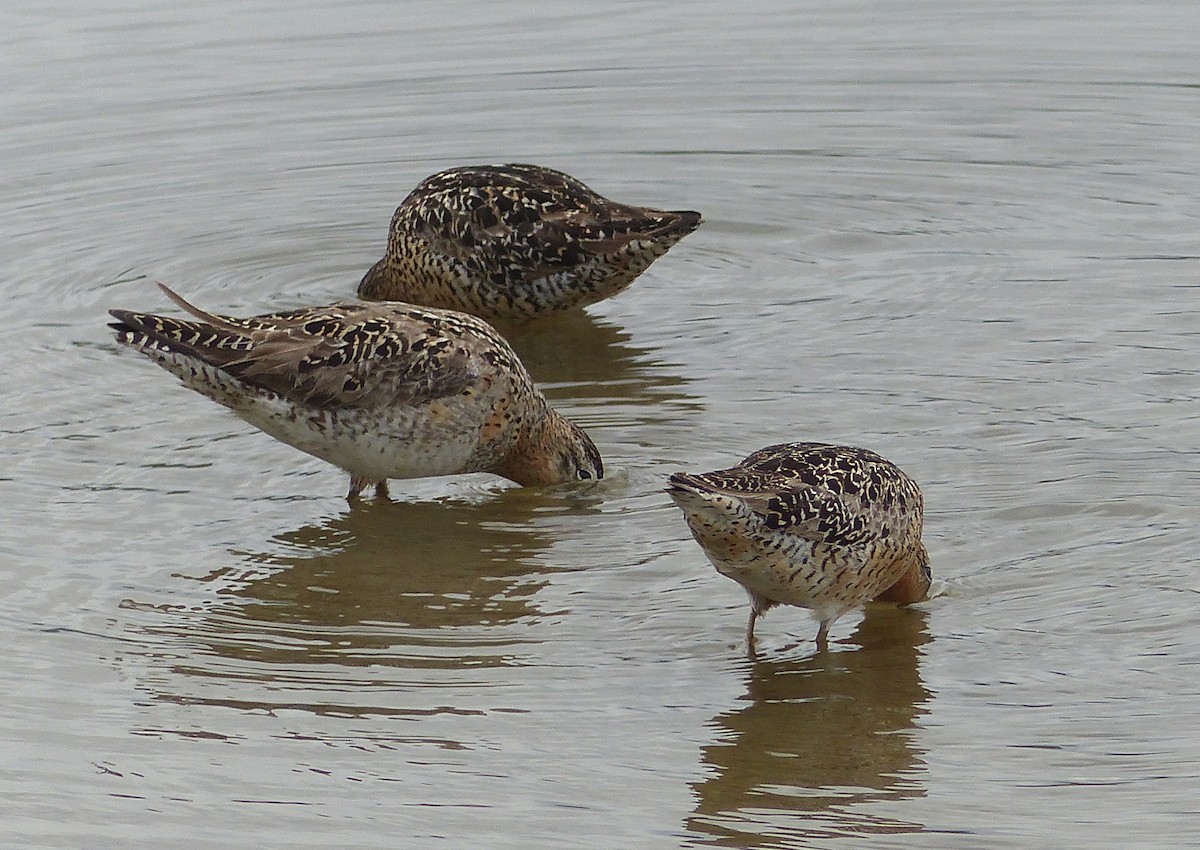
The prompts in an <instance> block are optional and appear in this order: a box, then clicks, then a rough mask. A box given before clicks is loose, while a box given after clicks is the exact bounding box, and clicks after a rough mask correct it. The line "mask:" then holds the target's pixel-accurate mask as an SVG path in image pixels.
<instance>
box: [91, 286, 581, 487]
mask: <svg viewBox="0 0 1200 850" xmlns="http://www.w3.org/2000/svg"><path fill="white" fill-rule="evenodd" d="M160 286H161V287H162V289H163V291H164V292H166V294H167V295H168V296H169V297H170V298H171V299H172V300H173V301H175V303H176V304H178V305H179V306H180V307H182V308H183V309H184V310H186V311H187V312H188V313H189V314H191V316H192V317H193V318H187V319H181V318H175V317H171V316H162V315H155V314H152V313H140V312H134V311H131V310H111V311H110V313H111V314H112V316H113V318H114V319H116V321H115V322H113V323H112V324H111V327H112V328H113V329H114V330H115V331H116V337H117V340H118V341H119V342H121V343H123V344H124V345H127V346H129V347H130V348H133V349H135V350H136V351H140V352H141V353H142V354H145V355H146V356H147V357H149V358H150V359H151V360H153V361H154V362H156V363H157V364H158V365H159V366H162V367H163V368H164V369H166V370H167V371H168V372H171V373H172V374H173V375H175V376H176V377H177V378H179V379H180V380H181V381H182V382H183V384H184V385H185V386H187V387H188V388H190V389H193V390H195V391H196V392H198V393H200V394H201V395H205V396H207V397H208V398H210V399H212V400H213V401H216V402H218V403H219V404H223V405H224V406H226V407H228V408H229V409H230V410H232V411H233V412H234V413H235V414H237V415H238V416H240V417H241V418H242V419H244V420H246V421H247V422H249V423H250V424H251V425H253V426H255V427H256V428H259V429H261V430H263V431H265V432H266V433H268V434H270V435H271V436H272V437H274V438H275V439H277V440H279V441H281V442H284V443H287V444H288V445H289V446H293V447H295V448H297V449H300V450H301V451H303V452H307V453H308V454H310V455H313V456H315V457H318V458H320V459H321V460H324V461H327V462H329V463H331V464H333V465H335V466H338V467H340V468H342V469H344V470H345V471H346V472H348V473H349V474H350V490H349V494H348V496H347V498H348V499H351V500H353V499H354V498H355V497H356V496H358V494H359V493H360V492H361V491H362V490H363V489H364V488H366V487H367V486H370V485H374V487H375V491H376V493H377V495H380V496H384V495H386V494H387V479H389V478H423V477H427V476H435V475H455V474H458V473H464V472H490V473H494V474H496V475H500V476H503V477H504V478H508V479H510V480H512V481H514V482H516V483H517V484H522V485H534V486H548V485H555V484H563V483H566V482H569V481H578V480H581V479H596V478H601V477H602V476H603V475H604V464H603V461H602V460H601V458H600V453H599V452H598V451H597V450H596V447H595V445H594V444H593V443H592V441H591V439H589V438H588V436H587V434H585V433H584V432H583V430H582V429H581V428H580V427H579V426H578V425H576V424H575V423H573V422H571V421H570V420H568V419H567V418H566V417H564V416H563V415H562V414H560V413H558V412H557V411H556V410H554V409H553V408H552V407H550V405H549V403H548V402H547V401H546V398H545V396H544V395H542V393H541V391H540V390H538V388H537V387H536V386H534V383H533V380H532V379H531V378H530V377H529V373H528V372H526V371H525V367H524V366H523V365H522V364H521V361H520V360H519V359H518V358H517V355H516V353H515V352H514V351H513V350H512V348H511V347H510V346H509V344H508V343H507V342H506V341H505V340H504V338H503V337H501V336H500V334H498V333H497V332H496V331H495V330H494V329H493V328H492V327H491V326H490V325H489V324H488V323H487V322H484V321H482V320H481V319H478V318H476V317H474V316H468V315H465V314H463V313H456V312H453V311H450V310H438V309H432V308H427V307H417V306H414V305H411V304H395V303H380V304H365V303H347V304H333V305H329V306H323V307H305V308H300V309H294V310H285V311H283V312H277V313H266V314H262V315H257V316H250V317H248V318H237V317H233V316H223V315H217V314H215V313H209V312H207V311H205V310H201V309H199V308H198V307H195V306H193V305H191V304H189V303H188V302H187V301H185V300H184V299H183V298H181V297H180V296H179V295H176V294H175V293H174V292H172V291H171V290H170V289H168V288H167V287H165V286H162V284H160Z"/></svg>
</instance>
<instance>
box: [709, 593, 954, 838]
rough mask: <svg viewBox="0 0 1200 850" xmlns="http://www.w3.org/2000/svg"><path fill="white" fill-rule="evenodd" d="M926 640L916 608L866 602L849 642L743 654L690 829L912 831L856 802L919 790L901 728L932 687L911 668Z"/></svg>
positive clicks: (716, 834)
mask: <svg viewBox="0 0 1200 850" xmlns="http://www.w3.org/2000/svg"><path fill="white" fill-rule="evenodd" d="M928 640H929V636H928V634H927V633H926V631H925V615H924V614H923V613H922V612H920V611H917V610H914V609H904V608H895V607H891V606H883V605H880V606H871V607H870V609H869V613H868V616H867V617H865V618H864V619H863V621H862V622H861V624H860V625H859V627H858V629H857V630H856V631H855V632H854V634H853V635H852V636H851V637H850V638H849V640H848V642H849V643H853V644H857V648H853V649H843V648H842V647H843V646H844V642H837V643H835V644H834V647H835V650H834V651H832V652H826V653H819V654H817V655H812V656H808V657H805V658H789V659H782V660H779V659H775V660H771V659H767V660H763V659H761V658H760V660H757V661H754V662H752V663H751V666H750V678H749V682H748V683H747V690H748V692H747V694H746V696H745V697H744V700H745V702H746V705H745V706H744V707H741V708H738V709H736V710H734V711H729V712H724V713H722V714H719V715H717V716H716V717H715V718H714V719H713V721H712V725H713V726H714V727H715V728H716V735H715V737H716V739H717V740H716V742H715V743H713V744H711V745H709V746H708V747H706V748H705V749H704V763H705V765H707V766H708V767H709V768H711V770H712V775H711V776H710V777H709V778H708V779H706V780H704V781H703V782H702V783H699V784H698V785H697V786H696V793H697V795H698V797H699V801H698V802H697V805H696V808H695V811H694V813H693V814H692V816H691V817H690V818H688V820H687V826H688V827H690V828H691V829H692V830H693V831H695V832H697V833H700V834H702V835H704V836H706V839H705V841H704V842H703V843H706V844H717V845H720V846H737V847H760V846H764V847H765V846H771V847H781V846H807V845H801V844H792V843H791V842H790V841H789V839H793V838H802V837H815V836H830V835H844V834H855V833H897V832H917V831H919V830H920V829H921V828H922V827H921V824H918V823H910V822H906V821H903V820H897V819H892V818H887V817H884V816H881V815H880V814H879V813H878V812H877V811H871V810H869V809H866V808H862V807H861V804H864V803H870V802H877V801H879V800H883V799H893V800H896V799H904V798H910V797H919V796H922V795H923V794H924V789H923V787H922V786H921V784H920V783H919V781H918V780H917V778H916V777H915V774H916V773H917V772H918V771H919V768H920V765H921V757H920V754H919V753H918V752H917V751H916V750H915V749H914V744H913V736H912V735H911V734H908V733H909V731H910V730H912V729H913V728H914V726H915V724H916V720H917V717H918V716H919V715H921V714H922V713H924V710H925V709H924V706H925V704H926V702H927V701H928V700H929V696H930V695H929V691H928V690H926V688H925V686H924V684H923V683H922V682H921V676H920V671H919V661H920V656H921V652H920V649H919V647H920V646H921V645H922V644H924V643H926V642H928Z"/></svg>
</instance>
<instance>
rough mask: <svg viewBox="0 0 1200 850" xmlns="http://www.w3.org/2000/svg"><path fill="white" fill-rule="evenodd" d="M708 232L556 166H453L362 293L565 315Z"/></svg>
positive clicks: (412, 198)
mask: <svg viewBox="0 0 1200 850" xmlns="http://www.w3.org/2000/svg"><path fill="white" fill-rule="evenodd" d="M699 224H700V213H698V212H692V211H691V210H676V211H666V210H656V209H650V208H649V207H635V206H630V205H628V204H619V203H617V202H616V201H610V200H608V199H607V198H605V197H602V196H601V195H598V194H596V193H595V192H593V191H592V190H591V189H589V188H588V187H587V186H585V185H584V184H583V183H581V182H579V181H578V180H576V179H575V178H574V177H571V176H570V175H568V174H563V173H562V172H561V171H554V170H553V169H550V168H541V167H539V166H536V165H522V164H519V163H510V164H508V165H471V166H464V167H461V168H451V169H449V170H448V171H441V172H439V173H437V174H434V175H432V176H430V177H427V178H425V179H424V180H422V181H421V182H420V184H418V185H417V188H415V189H413V190H412V192H410V193H409V195H408V197H407V198H405V199H404V201H403V202H402V203H401V204H400V206H399V207H398V208H397V209H396V213H395V215H394V216H393V217H392V224H391V229H390V231H389V233H388V244H387V253H386V254H385V255H384V257H383V259H381V260H380V261H379V262H377V263H376V264H375V265H374V266H373V267H372V268H371V270H370V271H368V272H367V273H366V275H365V276H364V277H363V279H362V282H361V283H360V284H359V286H358V295H359V297H360V298H365V299H367V300H371V301H374V300H389V301H411V302H413V303H416V304H427V305H429V306H431V307H443V308H445V309H449V310H462V311H464V312H467V313H472V314H474V315H476V316H482V317H483V318H485V319H489V320H494V319H518V320H521V319H532V318H536V317H539V316H546V315H550V314H553V313H561V312H563V311H565V310H571V309H574V308H577V307H585V306H587V305H588V304H594V303H595V302H597V301H601V300H603V299H605V298H609V297H611V296H613V295H616V294H617V293H618V292H620V291H622V290H623V289H625V287H627V286H629V284H631V283H632V282H633V280H634V278H636V277H637V276H638V275H640V274H641V273H642V272H644V271H645V270H646V268H647V267H648V266H649V265H650V264H651V263H652V262H654V261H655V260H656V259H658V258H659V257H661V256H662V255H663V254H665V253H667V250H668V249H670V247H671V246H672V245H674V244H675V243H676V242H678V241H679V240H680V239H682V238H683V237H685V236H687V235H688V234H689V233H691V232H692V231H693V230H695V229H696V228H697V227H698V226H699Z"/></svg>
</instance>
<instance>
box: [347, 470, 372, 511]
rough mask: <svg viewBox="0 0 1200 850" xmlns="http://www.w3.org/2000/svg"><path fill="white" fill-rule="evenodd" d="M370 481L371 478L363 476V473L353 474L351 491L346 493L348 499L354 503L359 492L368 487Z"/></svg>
mask: <svg viewBox="0 0 1200 850" xmlns="http://www.w3.org/2000/svg"><path fill="white" fill-rule="evenodd" d="M370 483H371V481H370V480H369V479H367V478H363V477H362V476H361V475H351V476H350V492H349V493H347V494H346V501H347V502H349V503H350V504H354V500H355V499H357V498H358V494H359V493H361V492H362V491H363V490H364V489H366V487H367V485H368V484H370Z"/></svg>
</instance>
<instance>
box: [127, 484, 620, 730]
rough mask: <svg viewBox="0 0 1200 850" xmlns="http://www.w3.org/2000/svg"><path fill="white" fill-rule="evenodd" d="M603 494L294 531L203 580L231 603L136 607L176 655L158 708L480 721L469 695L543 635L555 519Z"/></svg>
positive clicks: (158, 691)
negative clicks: (539, 625)
mask: <svg viewBox="0 0 1200 850" xmlns="http://www.w3.org/2000/svg"><path fill="white" fill-rule="evenodd" d="M600 499H601V497H600V496H599V495H589V494H587V493H585V492H584V493H576V492H568V493H563V492H556V491H537V490H529V489H525V488H512V489H510V490H504V491H501V492H499V493H495V492H490V493H488V495H487V497H486V498H484V499H481V503H480V504H473V503H471V502H466V501H453V502H451V501H439V502H425V503H422V502H409V503H403V504H393V503H391V502H386V501H379V502H371V503H367V504H364V505H361V506H358V507H356V508H354V509H353V510H348V511H346V512H344V513H341V514H339V515H338V516H336V517H332V518H329V519H326V520H324V521H322V522H319V523H315V524H312V525H308V526H304V527H302V528H299V529H296V530H295V531H290V532H286V533H283V534H279V535H277V536H276V537H274V538H273V539H272V543H271V546H270V547H269V551H266V552H248V553H247V552H242V553H236V554H237V555H238V556H239V557H238V561H237V563H236V564H235V565H231V566H227V567H224V568H222V569H219V570H214V571H212V572H211V573H209V574H208V575H206V576H204V577H203V578H202V579H201V581H203V582H206V583H208V584H210V585H211V586H212V587H213V588H214V593H215V596H216V600H217V601H216V602H215V604H212V605H209V606H205V607H204V608H202V609H200V610H196V609H191V610H180V609H176V610H173V611H171V612H170V616H168V617H165V618H164V617H163V616H162V613H163V612H162V611H159V610H156V609H150V610H147V608H148V606H139V605H136V604H135V603H130V605H128V606H127V607H128V608H131V609H135V610H140V611H141V613H142V615H144V616H145V617H149V618H150V619H149V622H143V623H142V624H141V625H140V629H141V630H142V631H143V632H144V637H145V638H146V639H149V640H150V641H152V642H153V643H154V644H155V645H157V646H158V647H160V648H163V647H164V646H165V647H172V649H171V650H170V651H169V652H163V651H162V649H160V650H158V651H156V653H155V657H156V658H157V659H159V660H158V662H157V663H155V665H154V666H156V667H158V668H159V673H158V674H156V675H153V676H151V677H148V679H147V682H146V685H147V687H148V688H149V689H150V690H151V691H152V693H153V696H154V698H155V699H157V700H161V701H166V702H174V703H185V704H191V705H195V704H207V705H223V706H227V707H231V708H240V709H246V710H267V711H271V710H274V709H277V708H280V707H287V708H289V709H299V710H304V711H307V712H310V713H313V714H336V715H339V716H346V715H359V714H371V715H405V716H411V715H420V716H424V715H428V714H430V713H451V714H454V713H459V712H461V711H468V712H475V713H478V706H476V705H475V702H474V701H473V700H474V699H477V698H472V697H470V696H469V695H470V694H471V693H472V692H474V691H475V690H476V689H477V687H478V686H480V685H484V686H495V685H497V684H502V683H504V682H507V681H509V680H510V679H511V678H512V675H513V674H512V673H511V672H505V670H507V669H509V668H513V667H520V666H523V665H524V663H525V662H524V660H523V658H524V657H525V656H526V654H527V650H526V647H531V645H533V644H536V643H537V642H538V641H539V640H540V637H539V633H538V631H537V630H536V629H535V628H533V627H534V626H535V625H536V622H537V621H538V620H539V619H541V618H542V617H543V616H545V614H546V612H545V611H543V610H542V609H541V608H540V607H539V605H538V604H537V601H536V596H537V594H538V591H539V590H540V589H541V588H543V587H544V586H545V585H546V584H547V583H548V582H549V576H550V574H551V573H553V572H554V571H555V569H556V568H555V566H554V565H553V564H551V563H546V562H545V559H544V558H543V557H541V556H543V555H545V553H547V552H548V551H549V550H550V548H551V547H552V546H553V544H554V542H555V540H556V539H557V536H558V534H560V533H561V532H560V531H559V530H558V529H557V528H556V524H555V522H554V521H553V520H554V517H555V515H556V514H558V515H563V514H570V515H572V516H574V515H577V514H580V513H587V512H588V511H590V510H593V509H595V506H596V505H597V504H598V503H599V501H600ZM135 616H136V615H135ZM164 660H167V661H168V664H169V667H168V669H167V670H166V671H163V670H162V661H164ZM164 673H165V675H164ZM487 690H488V688H487V687H485V688H483V689H482V691H481V692H487ZM449 692H453V693H456V694H458V698H457V699H456V701H455V703H454V705H453V706H448V705H447V704H446V700H447V694H448V693H449Z"/></svg>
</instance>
